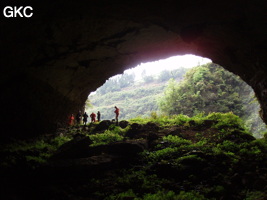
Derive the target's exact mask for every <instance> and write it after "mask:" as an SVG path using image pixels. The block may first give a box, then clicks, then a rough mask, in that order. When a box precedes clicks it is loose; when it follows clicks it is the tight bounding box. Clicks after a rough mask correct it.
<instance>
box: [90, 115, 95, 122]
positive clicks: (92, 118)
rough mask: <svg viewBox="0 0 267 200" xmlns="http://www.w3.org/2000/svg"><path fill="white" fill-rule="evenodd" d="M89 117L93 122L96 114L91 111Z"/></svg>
mask: <svg viewBox="0 0 267 200" xmlns="http://www.w3.org/2000/svg"><path fill="white" fill-rule="evenodd" d="M90 117H91V123H92V122H95V117H96V114H95V113H94V112H92V114H91V115H90Z"/></svg>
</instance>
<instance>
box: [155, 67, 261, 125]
mask: <svg viewBox="0 0 267 200" xmlns="http://www.w3.org/2000/svg"><path fill="white" fill-rule="evenodd" d="M254 99H255V98H254V92H253V90H252V89H251V88H250V87H249V86H248V85H247V84H246V83H245V82H244V81H242V80H241V79H240V78H239V77H238V76H235V75H234V74H232V73H231V72H229V71H226V70H224V69H223V68H222V67H221V66H218V65H216V64H213V63H210V64H206V65H202V66H199V67H195V68H192V69H191V70H189V71H188V72H187V73H186V75H185V79H184V80H183V81H182V82H180V84H177V83H176V82H175V81H174V80H171V81H169V82H168V85H167V87H166V89H165V92H164V96H163V97H162V98H161V99H159V107H160V109H161V111H163V112H164V113H166V114H168V115H175V114H185V115H188V116H193V115H195V114H198V113H200V112H204V113H206V114H208V113H209V112H233V113H234V114H236V115H238V116H240V117H241V118H242V119H243V120H245V122H246V123H247V125H248V126H250V129H251V130H252V129H258V130H260V129H261V130H262V127H257V128H255V126H254V127H253V124H257V123H255V122H254V123H253V122H251V120H249V119H251V118H255V117H254V116H253V115H256V114H257V113H255V109H254V108H255V107H257V104H255V103H253V101H254ZM248 105H249V106H248ZM257 120H260V119H259V115H258V117H257Z"/></svg>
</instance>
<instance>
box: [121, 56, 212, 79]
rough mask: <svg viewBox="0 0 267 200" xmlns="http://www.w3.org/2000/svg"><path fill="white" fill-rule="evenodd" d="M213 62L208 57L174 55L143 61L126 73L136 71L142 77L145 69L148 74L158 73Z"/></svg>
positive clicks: (137, 75)
mask: <svg viewBox="0 0 267 200" xmlns="http://www.w3.org/2000/svg"><path fill="white" fill-rule="evenodd" d="M209 62H212V61H211V60H210V59H208V58H203V57H199V56H195V55H191V54H188V55H184V56H173V57H170V58H167V59H164V60H158V61H155V62H148V63H141V64H140V65H137V66H136V67H134V68H131V69H128V70H125V71H124V73H133V72H134V73H135V75H136V77H137V79H138V78H139V77H141V73H142V72H143V70H146V75H154V74H158V73H159V72H161V71H163V70H173V69H177V68H180V67H185V68H191V67H195V66H198V65H203V64H205V63H209Z"/></svg>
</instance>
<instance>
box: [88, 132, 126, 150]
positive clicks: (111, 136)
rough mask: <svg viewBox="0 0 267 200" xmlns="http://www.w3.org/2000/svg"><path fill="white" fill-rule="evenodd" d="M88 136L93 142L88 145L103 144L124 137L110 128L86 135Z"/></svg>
mask: <svg viewBox="0 0 267 200" xmlns="http://www.w3.org/2000/svg"><path fill="white" fill-rule="evenodd" d="M88 136H89V138H90V139H91V140H92V142H93V144H91V145H90V146H99V145H104V144H108V143H111V142H116V141H121V140H123V139H124V137H123V136H121V135H119V134H118V133H116V132H114V131H110V130H106V131H105V132H104V133H97V134H95V135H88Z"/></svg>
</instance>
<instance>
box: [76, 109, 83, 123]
mask: <svg viewBox="0 0 267 200" xmlns="http://www.w3.org/2000/svg"><path fill="white" fill-rule="evenodd" d="M81 119H82V114H81V111H79V112H78V113H77V115H76V123H77V125H79V124H81Z"/></svg>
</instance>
